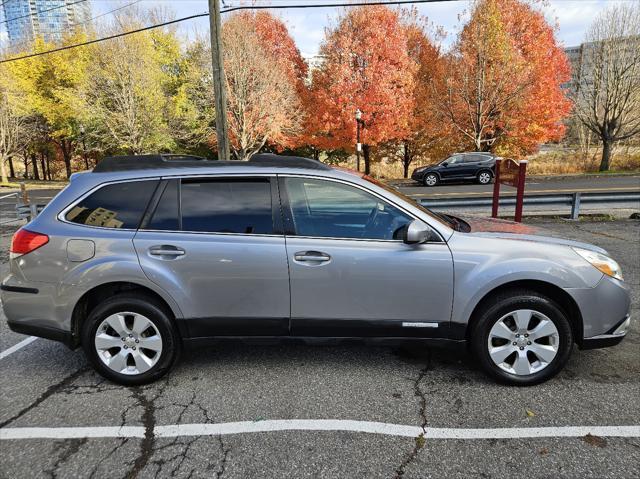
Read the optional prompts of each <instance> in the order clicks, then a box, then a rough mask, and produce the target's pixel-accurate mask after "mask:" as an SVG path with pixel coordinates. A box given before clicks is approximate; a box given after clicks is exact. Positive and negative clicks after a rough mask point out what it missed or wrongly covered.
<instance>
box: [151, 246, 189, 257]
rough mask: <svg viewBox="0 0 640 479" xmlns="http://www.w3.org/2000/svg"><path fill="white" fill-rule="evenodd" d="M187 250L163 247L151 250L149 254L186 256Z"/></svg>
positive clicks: (153, 247) (154, 247)
mask: <svg viewBox="0 0 640 479" xmlns="http://www.w3.org/2000/svg"><path fill="white" fill-rule="evenodd" d="M185 253H186V252H185V250H183V249H182V248H178V247H176V246H170V245H162V246H152V247H151V248H149V254H150V255H153V256H184V255H185Z"/></svg>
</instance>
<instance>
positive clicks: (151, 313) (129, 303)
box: [82, 293, 180, 386]
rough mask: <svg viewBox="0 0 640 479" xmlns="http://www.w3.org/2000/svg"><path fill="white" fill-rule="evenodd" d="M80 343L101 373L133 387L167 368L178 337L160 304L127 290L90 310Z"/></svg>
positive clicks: (173, 358) (175, 353)
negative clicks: (126, 292)
mask: <svg viewBox="0 0 640 479" xmlns="http://www.w3.org/2000/svg"><path fill="white" fill-rule="evenodd" d="M82 346H83V349H84V351H85V354H86V355H87V358H88V359H89V361H90V362H91V363H92V365H93V367H94V368H95V369H96V370H97V371H98V372H99V373H100V374H101V375H102V376H104V377H106V378H107V379H110V380H112V381H114V382H116V383H119V384H123V385H126V386H133V385H139V384H146V383H149V382H152V381H155V380H156V379H158V378H160V377H162V376H163V375H164V374H166V373H167V372H168V371H169V369H171V367H172V366H173V364H174V363H175V362H176V360H177V358H178V356H179V352H180V338H179V336H178V334H177V332H176V330H175V327H174V325H173V323H172V322H171V319H170V317H169V313H168V312H167V311H165V308H164V307H163V306H162V305H161V304H159V303H158V302H156V301H155V300H154V299H153V298H150V297H147V296H137V295H133V294H130V293H128V294H121V295H117V296H115V297H113V298H110V299H108V300H106V301H104V302H103V303H101V304H100V305H98V306H97V307H96V308H95V309H94V310H93V311H92V312H91V314H90V315H89V317H88V318H87V320H86V321H85V322H84V324H83V329H82Z"/></svg>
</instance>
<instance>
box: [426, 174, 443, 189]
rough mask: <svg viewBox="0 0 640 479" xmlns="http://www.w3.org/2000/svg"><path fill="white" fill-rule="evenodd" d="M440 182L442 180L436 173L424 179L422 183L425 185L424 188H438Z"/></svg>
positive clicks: (427, 175)
mask: <svg viewBox="0 0 640 479" xmlns="http://www.w3.org/2000/svg"><path fill="white" fill-rule="evenodd" d="M438 181H440V179H439V178H438V175H436V174H435V173H428V174H426V175H425V176H424V178H423V179H422V183H423V184H424V186H436V185H437V184H438Z"/></svg>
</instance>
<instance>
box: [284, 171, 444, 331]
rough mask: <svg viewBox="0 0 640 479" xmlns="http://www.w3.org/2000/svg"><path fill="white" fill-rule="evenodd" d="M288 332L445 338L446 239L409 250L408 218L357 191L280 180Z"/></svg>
mask: <svg viewBox="0 0 640 479" xmlns="http://www.w3.org/2000/svg"><path fill="white" fill-rule="evenodd" d="M280 192H281V195H282V197H283V205H282V206H283V212H284V218H285V229H286V231H287V255H288V258H289V270H290V276H291V334H292V335H295V336H334V337H366V336H369V337H445V336H446V335H447V333H448V330H447V328H448V324H449V318H450V315H451V305H452V294H453V261H452V257H451V252H450V251H449V248H448V246H447V244H446V243H445V242H444V241H437V242H434V243H429V244H422V245H407V244H405V243H404V242H403V241H402V240H400V239H399V236H400V232H401V230H402V228H403V227H404V226H405V225H406V224H408V223H409V222H410V221H411V220H412V219H413V218H412V216H411V215H409V214H408V213H406V212H404V211H402V210H401V209H400V208H399V207H397V206H395V205H393V204H391V203H389V202H387V201H385V200H384V199H382V198H380V197H379V196H377V195H374V194H373V193H371V192H368V191H366V190H364V189H362V188H360V187H358V186H355V185H352V184H349V183H344V182H340V181H337V180H330V179H326V178H323V179H320V178H308V177H294V176H289V177H281V178H280Z"/></svg>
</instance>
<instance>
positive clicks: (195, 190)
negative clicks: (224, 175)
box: [181, 179, 273, 234]
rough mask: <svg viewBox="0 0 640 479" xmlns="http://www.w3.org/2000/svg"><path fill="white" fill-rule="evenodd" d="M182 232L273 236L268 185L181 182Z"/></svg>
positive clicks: (220, 181) (254, 183)
mask: <svg viewBox="0 0 640 479" xmlns="http://www.w3.org/2000/svg"><path fill="white" fill-rule="evenodd" d="M181 212H182V230H183V231H205V232H209V233H251V234H271V233H273V217H272V212H271V184H270V183H269V180H268V179H265V180H261V179H255V180H253V179H252V180H228V179H225V180H211V181H209V180H206V181H203V180H183V181H182V185H181Z"/></svg>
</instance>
